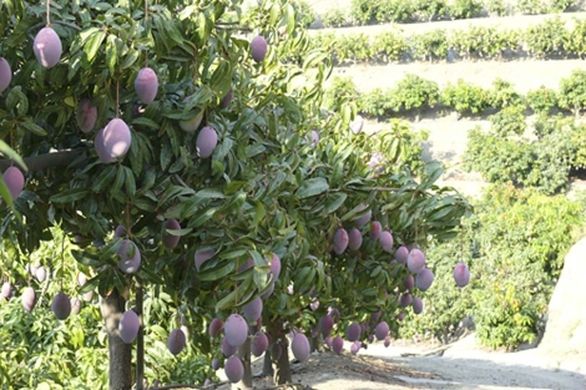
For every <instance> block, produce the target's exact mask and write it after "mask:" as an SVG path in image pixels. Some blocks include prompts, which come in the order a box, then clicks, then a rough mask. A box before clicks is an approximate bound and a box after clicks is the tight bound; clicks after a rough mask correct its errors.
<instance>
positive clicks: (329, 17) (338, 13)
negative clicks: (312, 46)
mask: <svg viewBox="0 0 586 390" xmlns="http://www.w3.org/2000/svg"><path fill="white" fill-rule="evenodd" d="M322 23H323V25H324V26H325V27H345V26H347V25H349V24H350V21H349V20H348V16H347V15H346V13H345V12H344V11H343V10H341V9H339V8H335V9H331V10H329V11H328V12H326V13H325V14H324V15H323V16H322Z"/></svg>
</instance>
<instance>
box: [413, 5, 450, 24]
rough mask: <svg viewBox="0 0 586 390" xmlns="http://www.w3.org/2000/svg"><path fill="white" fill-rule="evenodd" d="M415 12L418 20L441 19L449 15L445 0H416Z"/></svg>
mask: <svg viewBox="0 0 586 390" xmlns="http://www.w3.org/2000/svg"><path fill="white" fill-rule="evenodd" d="M415 14H416V19H417V20H420V21H427V22H431V21H432V20H443V19H448V18H449V17H450V7H449V5H448V2H447V1H446V0H416V2H415Z"/></svg>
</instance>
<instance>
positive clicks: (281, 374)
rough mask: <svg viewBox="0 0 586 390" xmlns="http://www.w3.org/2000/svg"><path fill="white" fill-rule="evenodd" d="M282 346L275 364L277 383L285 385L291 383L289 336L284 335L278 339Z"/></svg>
mask: <svg viewBox="0 0 586 390" xmlns="http://www.w3.org/2000/svg"><path fill="white" fill-rule="evenodd" d="M278 343H279V345H280V346H281V353H280V354H279V359H278V360H277V362H276V365H275V377H274V378H275V383H276V384H277V385H284V384H286V383H291V367H290V366H289V348H288V347H289V341H288V340H287V337H286V336H285V335H284V334H283V336H282V337H281V338H280V339H279V341H278Z"/></svg>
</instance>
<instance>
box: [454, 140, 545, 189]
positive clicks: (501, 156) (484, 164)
mask: <svg viewBox="0 0 586 390" xmlns="http://www.w3.org/2000/svg"><path fill="white" fill-rule="evenodd" d="M534 160H535V156H534V153H533V148H532V147H531V145H530V144H529V143H526V142H519V141H515V140H510V139H507V138H503V137H501V136H498V135H495V134H491V133H485V132H483V131H482V130H481V129H474V130H472V131H470V133H469V134H468V144H467V148H466V152H465V155H464V166H465V167H466V169H468V170H471V171H477V172H480V173H481V174H482V176H483V177H484V179H485V180H487V181H489V182H491V183H508V182H511V183H513V184H514V185H516V186H522V185H523V183H524V182H525V181H526V178H527V177H528V176H529V174H530V173H531V169H532V163H533V161H534Z"/></svg>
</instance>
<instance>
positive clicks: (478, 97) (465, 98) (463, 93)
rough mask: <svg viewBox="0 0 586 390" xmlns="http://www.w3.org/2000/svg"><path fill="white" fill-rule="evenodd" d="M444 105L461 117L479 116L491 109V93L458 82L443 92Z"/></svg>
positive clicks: (461, 81) (463, 82)
mask: <svg viewBox="0 0 586 390" xmlns="http://www.w3.org/2000/svg"><path fill="white" fill-rule="evenodd" d="M441 101H442V104H443V105H445V106H446V107H448V108H451V109H453V110H455V111H456V112H458V114H460V115H462V116H463V115H478V114H481V113H482V112H484V111H485V110H486V109H487V108H489V107H490V96H489V93H488V92H487V91H486V90H485V89H483V88H481V87H478V86H476V85H472V84H469V83H466V82H465V81H463V80H458V82H457V83H456V84H449V85H448V86H447V87H446V88H444V90H443V91H442V96H441Z"/></svg>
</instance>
